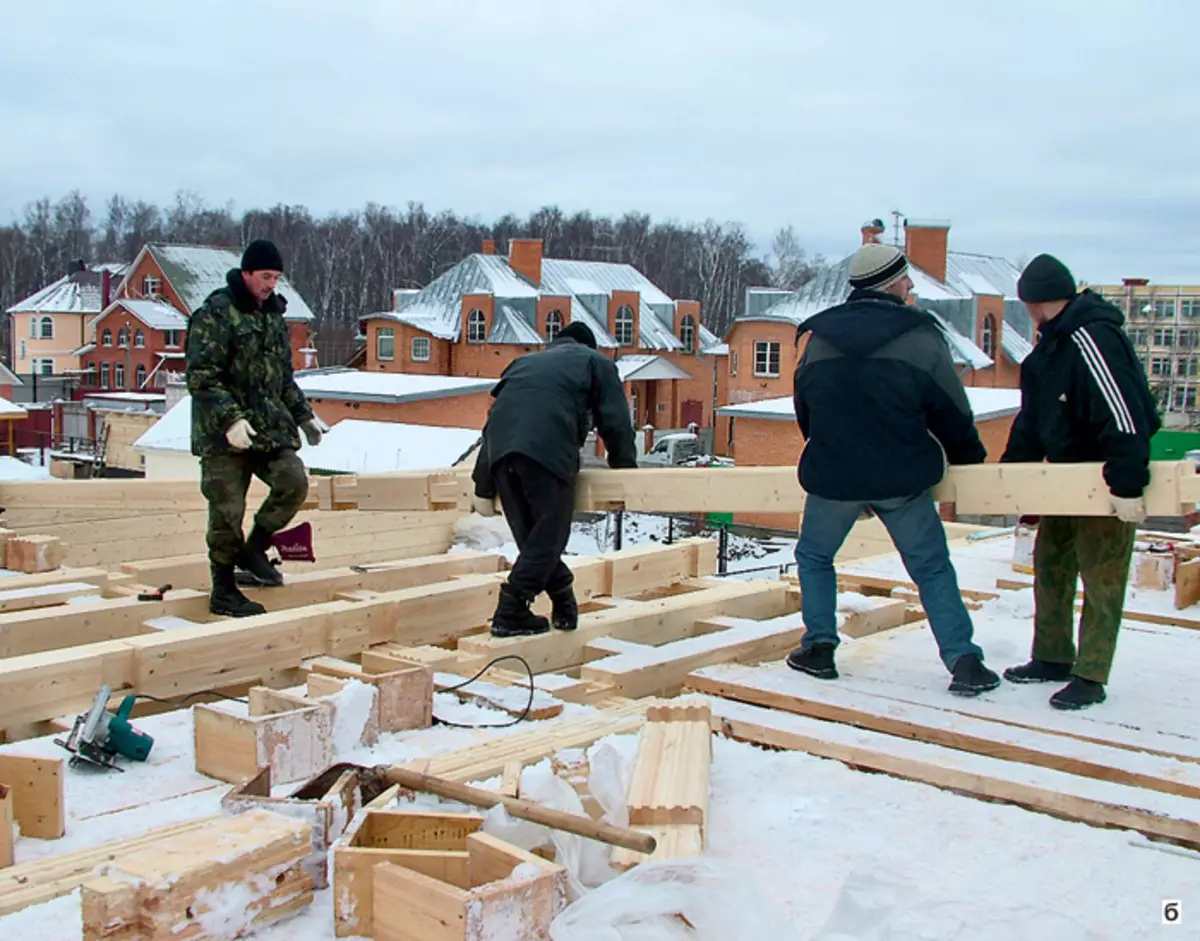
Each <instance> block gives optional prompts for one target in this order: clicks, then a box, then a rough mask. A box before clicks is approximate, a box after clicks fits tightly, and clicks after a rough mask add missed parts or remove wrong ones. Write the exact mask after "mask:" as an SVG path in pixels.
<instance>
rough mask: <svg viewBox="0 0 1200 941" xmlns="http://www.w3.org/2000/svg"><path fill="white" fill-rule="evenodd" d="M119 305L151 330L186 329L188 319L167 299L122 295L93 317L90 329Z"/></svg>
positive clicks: (89, 325)
mask: <svg viewBox="0 0 1200 941" xmlns="http://www.w3.org/2000/svg"><path fill="white" fill-rule="evenodd" d="M117 307H124V308H125V309H126V310H127V311H129V312H130V313H131V314H133V316H135V317H136V318H137V319H138V320H140V321H141V322H142V323H144V324H145V325H146V326H147V327H149V328H150V329H151V330H186V329H187V327H188V320H187V317H185V316H184V315H183V314H181V313H180V312H179V311H178V310H176V309H175V307H174V306H173V305H172V304H169V303H167V302H166V301H134V300H130V299H129V298H127V297H121V298H118V299H117V300H115V301H113V302H112V303H111V304H109V305H108V309H107V310H104V311H102V312H101V313H100V314H98V315H97V316H95V317H93V318H92V320H91V322H90V323H89V324H88V329H90V330H94V329H95V328H96V325H97V324H98V323H99V322H100V321H101V320H103V319H104V318H105V317H107V316H108V314H109V313H110V312H111V311H113V310H114V309H116V308H117Z"/></svg>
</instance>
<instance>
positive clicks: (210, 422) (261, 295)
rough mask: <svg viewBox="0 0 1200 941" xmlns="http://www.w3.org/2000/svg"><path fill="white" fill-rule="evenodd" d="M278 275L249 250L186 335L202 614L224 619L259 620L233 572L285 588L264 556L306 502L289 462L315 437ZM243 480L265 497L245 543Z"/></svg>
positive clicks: (266, 257) (268, 256)
mask: <svg viewBox="0 0 1200 941" xmlns="http://www.w3.org/2000/svg"><path fill="white" fill-rule="evenodd" d="M282 274H283V258H282V256H281V255H280V253H279V250H278V249H277V248H276V247H275V246H274V245H273V244H272V243H271V242H268V241H265V240H258V241H255V242H251V243H250V245H249V246H248V247H247V248H246V251H245V253H244V254H243V255H242V262H241V267H240V269H231V270H230V271H229V273H228V274H227V275H226V278H225V280H226V284H225V287H222V288H218V289H217V290H215V291H213V292H212V293H211V294H210V295H209V296H208V297H207V298H205V300H204V303H203V304H201V305H200V307H199V308H198V309H197V310H196V311H195V312H194V313H193V314H192V317H191V322H190V323H189V325H188V332H187V383H188V391H189V392H190V393H191V395H192V453H193V454H195V455H197V456H198V457H199V458H200V466H201V474H200V489H201V492H202V493H203V494H204V496H205V498H206V499H207V500H208V534H207V535H208V557H209V562H210V564H211V568H212V596H211V598H210V599H209V608H210V609H211V611H212V612H213V613H214V614H222V615H227V616H230V617H246V616H249V615H252V614H261V613H263V611H264V610H265V609H264V608H263V606H262V605H261V604H258V603H257V602H255V601H250V600H249V599H248V598H246V596H245V595H243V594H242V592H241V591H240V590H239V589H238V585H237V580H236V576H235V569H236V568H240V569H242V570H243V571H244V572H245V573H246V574H247V575H248V576H250V578H251V580H252V581H254V582H257V583H258V584H259V585H263V586H270V585H281V584H283V577H282V576H281V575H280V574H279V572H278V571H277V570H276V568H275V567H274V566H273V565H272V564H271V562H270V561H269V560H268V559H267V554H266V553H267V548H268V547H269V546H270V544H271V536H272V534H274V533H275V532H277V531H279V530H280V529H283V528H284V527H285V526H287V525H288V523H290V522H291V521H292V518H293V517H294V516H295V515H296V512H297V511H298V510H299V509H300V507H301V505H302V504H303V503H304V500H305V497H306V496H307V495H308V473H307V471H306V470H305V468H304V464H303V462H302V461H301V460H300V458H299V457H298V456H297V454H296V452H297V451H298V450H299V448H300V434H299V432H300V430H301V429H303V431H304V436H305V438H306V439H307V440H308V443H309V444H310V445H315V444H317V443H318V442H319V441H320V440H321V432H322V427H323V426H322V425H321V422H320V419H318V418H316V417H315V416H314V414H313V411H312V408H311V407H310V406H309V404H308V401H307V400H306V399H305V397H304V393H303V392H302V391H300V388H299V386H297V385H296V381H295V379H294V378H293V376H292V353H291V346H290V343H289V341H288V328H287V324H286V323H285V322H284V319H283V312H284V310H285V309H286V308H287V302H286V301H285V300H284V298H283V297H281V296H280V295H279V294H277V293H275V286H276V284H277V283H278V281H279V278H280V277H281V276H282ZM251 477H258V478H259V479H260V480H262V481H263V482H264V483H266V484H267V486H269V487H270V488H271V492H270V494H269V495H268V497H267V499H266V500H265V501H263V505H262V506H261V507H260V508H259V510H258V512H257V513H256V514H255V517H254V527H253V529H251V531H250V535H249V537H247V538H245V539H243V537H242V520H243V518H244V516H245V514H246V494H247V492H248V491H249V488H250V478H251Z"/></svg>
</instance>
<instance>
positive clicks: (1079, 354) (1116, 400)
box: [1000, 291, 1160, 497]
mask: <svg viewBox="0 0 1200 941" xmlns="http://www.w3.org/2000/svg"><path fill="white" fill-rule="evenodd" d="M1124 322H1125V318H1124V317H1123V316H1122V314H1121V312H1120V311H1119V310H1118V309H1117V308H1116V307H1115V306H1113V305H1112V304H1110V303H1109V302H1108V301H1106V300H1104V299H1103V298H1101V297H1100V296H1099V295H1097V294H1093V293H1092V292H1091V291H1084V292H1082V293H1081V294H1077V295H1076V296H1075V298H1074V299H1073V300H1072V301H1071V303H1070V304H1068V305H1067V307H1066V309H1065V310H1064V311H1063V312H1062V313H1061V314H1059V315H1058V316H1057V317H1055V318H1054V319H1053V320H1051V321H1048V322H1047V323H1044V324H1042V326H1041V329H1040V331H1039V332H1040V334H1041V338H1040V340H1039V341H1038V344H1037V345H1036V346H1035V347H1034V348H1033V352H1032V353H1030V354H1029V355H1028V356H1027V357H1025V362H1023V363H1022V364H1021V411H1020V412H1019V413H1018V414H1017V417H1016V418H1015V419H1014V420H1013V426H1012V431H1011V432H1010V433H1009V437H1008V447H1007V448H1005V450H1004V456H1003V457H1001V459H1000V460H1001V461H1013V462H1040V461H1044V460H1046V461H1050V462H1051V463H1052V464H1059V463H1077V462H1078V463H1086V462H1100V461H1103V462H1104V480H1105V482H1106V483H1107V484H1108V488H1109V490H1110V491H1111V492H1112V493H1113V494H1115V495H1116V496H1118V497H1140V496H1141V495H1142V491H1143V490H1144V489H1145V487H1146V484H1148V483H1149V482H1150V437H1151V436H1152V435H1153V434H1154V433H1155V432H1156V431H1158V429H1159V426H1160V422H1159V418H1158V413H1157V411H1156V410H1155V407H1154V399H1153V397H1152V396H1151V394H1150V387H1149V386H1148V385H1147V383H1146V374H1145V372H1144V371H1143V369H1142V365H1141V363H1139V362H1138V358H1137V354H1136V353H1135V352H1134V350H1133V345H1132V344H1131V343H1130V342H1129V338H1128V337H1127V336H1126V335H1125V331H1124V330H1123V329H1122V326H1121V325H1122V324H1123V323H1124Z"/></svg>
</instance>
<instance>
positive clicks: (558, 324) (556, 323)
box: [546, 310, 563, 343]
mask: <svg viewBox="0 0 1200 941" xmlns="http://www.w3.org/2000/svg"><path fill="white" fill-rule="evenodd" d="M562 328H563V317H562V311H558V310H552V311H550V313H548V314H547V315H546V342H547V343H550V342H551V341H552V340H553V339H554V338H555V337H556V336H558V331H560V330H561V329H562Z"/></svg>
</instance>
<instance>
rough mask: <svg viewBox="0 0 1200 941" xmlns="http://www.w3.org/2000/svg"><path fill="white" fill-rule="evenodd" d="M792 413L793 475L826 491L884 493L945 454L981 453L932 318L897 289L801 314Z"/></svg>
mask: <svg viewBox="0 0 1200 941" xmlns="http://www.w3.org/2000/svg"><path fill="white" fill-rule="evenodd" d="M806 333H808V334H811V336H810V338H809V341H808V347H807V348H806V349H805V351H804V356H803V357H802V358H801V360H800V364H799V366H798V367H797V368H796V381H795V405H796V421H797V422H798V423H799V425H800V431H801V432H802V433H803V434H804V438H805V441H806V444H805V448H804V452H803V453H802V454H801V456H800V484H801V486H802V487H804V489H805V490H806V491H808V492H809V493H814V494H816V495H817V496H820V497H824V498H825V499H827V500H863V501H866V500H888V499H893V498H896V497H906V496H912V495H914V494H918V493H921V492H923V491H925V490H928V489H929V488H930V487H932V486H934V485H935V484H936V483H937V482H938V481H940V480H941V479H942V477H943V476H944V475H945V472H946V463H947V462H949V463H950V464H978V463H980V462H982V461H984V460H986V458H987V451H986V450H985V449H984V447H983V444H982V443H981V442H980V440H979V433H978V432H977V431H976V430H975V423H974V420H973V418H972V416H971V406H970V404H969V403H968V402H967V396H966V392H965V391H964V390H963V385H962V380H960V379H959V377H958V373H957V372H956V371H955V369H954V363H953V361H952V360H951V358H950V348H949V346H948V344H947V342H946V337H945V334H944V333H943V331H942V328H941V326H940V325H939V324H938V322H937V321H936V320H935V319H934V318H933V317H932V316H931V315H930V314H929V313H927V312H925V311H923V310H921V309H919V308H916V307H910V306H908V305H906V304H905V303H904V302H903V301H902V300H901V299H900V298H898V297H895V296H893V295H891V294H883V293H881V292H878V291H861V290H856V291H854V292H853V293H852V294H851V295H850V297H849V299H848V300H847V301H846V302H845V303H844V304H839V305H838V306H837V307H832V308H830V309H829V310H826V311H822V312H821V313H819V314H817V315H816V316H815V317H812V318H810V319H809V320H807V321H805V322H804V323H803V324H802V325H801V327H800V329H799V330H798V331H797V334H796V338H797V342H798V341H799V339H800V337H801V336H803V335H804V334H806Z"/></svg>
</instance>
